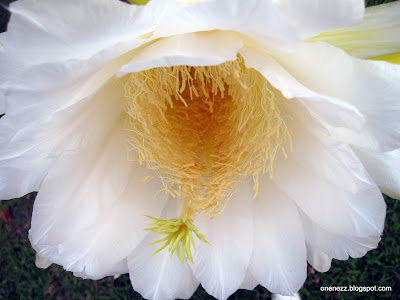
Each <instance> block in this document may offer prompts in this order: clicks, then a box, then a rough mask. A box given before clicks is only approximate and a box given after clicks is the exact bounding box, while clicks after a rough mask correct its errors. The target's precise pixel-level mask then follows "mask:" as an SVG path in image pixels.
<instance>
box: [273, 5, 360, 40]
mask: <svg viewBox="0 0 400 300" xmlns="http://www.w3.org/2000/svg"><path fill="white" fill-rule="evenodd" d="M273 2H274V3H275V5H276V6H277V7H279V8H280V9H281V11H282V14H284V15H285V16H286V17H287V19H288V21H289V22H290V23H291V24H292V25H293V26H294V27H295V28H296V30H297V31H298V32H299V35H300V37H301V38H302V39H306V38H308V37H311V36H313V35H316V34H318V33H320V32H323V31H326V30H329V29H335V28H341V27H346V26H350V25H353V24H358V23H360V22H361V20H362V19H363V15H364V6H365V4H364V1H363V0H336V1H324V0H300V1H291V0H273Z"/></svg>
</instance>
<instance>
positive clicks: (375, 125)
mask: <svg viewBox="0 0 400 300" xmlns="http://www.w3.org/2000/svg"><path fill="white" fill-rule="evenodd" d="M276 59H277V61H278V62H279V63H280V64H282V65H283V66H284V67H285V69H286V70H287V71H288V72H289V73H290V74H291V75H292V76H293V77H295V78H296V79H297V80H298V81H299V82H300V83H301V84H303V85H304V86H306V87H307V88H308V89H310V90H312V91H314V92H316V93H319V94H322V95H325V96H328V97H332V98H336V99H340V100H342V101H346V102H348V103H349V104H350V105H354V106H356V107H357V108H358V109H359V111H360V112H361V113H362V114H363V115H364V116H365V120H366V123H365V125H364V127H363V129H362V130H361V131H357V130H353V129H352V128H349V127H346V128H331V133H332V134H334V135H335V136H336V138H337V139H339V140H341V141H343V142H345V143H349V144H355V145H359V146H362V147H365V148H368V149H373V150H380V151H390V150H394V149H397V148H399V147H400V118H399V115H400V101H399V98H400V85H399V84H397V83H398V82H400V66H398V65H394V64H390V63H386V62H378V61H365V60H360V59H357V58H354V57H352V56H350V55H348V54H347V53H346V52H344V51H343V50H340V49H337V48H335V47H333V46H331V45H329V44H326V43H322V42H317V43H304V44H303V45H302V46H301V47H300V48H299V50H298V51H296V52H295V53H291V54H287V55H281V56H279V57H276ZM321 66H322V67H321Z"/></svg>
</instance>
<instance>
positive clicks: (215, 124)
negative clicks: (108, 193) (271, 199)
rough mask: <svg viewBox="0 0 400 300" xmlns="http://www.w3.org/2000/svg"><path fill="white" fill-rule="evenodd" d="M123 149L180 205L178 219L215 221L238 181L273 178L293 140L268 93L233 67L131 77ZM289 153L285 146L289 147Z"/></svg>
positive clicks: (237, 64) (239, 65)
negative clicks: (126, 145) (199, 217)
mask: <svg viewBox="0 0 400 300" xmlns="http://www.w3.org/2000/svg"><path fill="white" fill-rule="evenodd" d="M126 96H127V102H126V111H127V113H128V115H129V117H130V118H129V121H130V122H129V140H128V141H129V144H130V146H131V147H133V148H134V149H135V150H136V153H138V159H139V161H140V163H146V164H147V166H148V167H149V168H151V169H153V170H155V171H156V173H157V174H158V175H159V177H160V178H161V180H162V182H163V185H164V188H165V191H166V192H167V193H169V194H170V195H172V196H173V197H176V196H180V197H182V198H183V199H184V201H185V203H184V205H183V209H182V213H181V216H180V217H181V218H184V217H186V218H187V219H188V220H189V221H191V222H192V221H193V220H194V218H195V215H196V214H198V213H200V214H203V213H207V214H210V215H211V217H215V216H217V215H218V214H219V213H220V212H221V211H222V210H223V208H224V207H225V205H226V204H227V203H228V202H229V200H230V199H231V197H232V195H233V194H234V192H235V190H236V188H237V186H238V184H239V182H240V180H242V179H243V178H252V179H253V182H254V186H253V189H254V197H256V195H257V191H258V178H259V175H261V174H264V173H269V174H270V176H271V177H272V176H273V170H274V169H273V162H274V157H275V155H276V153H277V152H278V151H282V152H283V154H284V155H285V156H286V151H285V144H286V142H287V140H289V141H290V140H291V133H290V131H289V130H288V128H287V126H286V124H285V122H284V117H282V116H281V113H280V111H279V105H278V103H277V100H276V99H275V96H274V90H273V88H272V87H271V86H270V84H269V83H268V81H267V80H265V78H264V77H263V76H262V75H261V74H260V73H259V72H257V71H255V70H254V69H247V68H246V67H245V64H244V61H243V58H242V57H241V56H240V55H238V58H237V59H236V60H235V61H229V62H225V63H223V64H220V65H217V66H204V67H203V66H201V67H191V66H175V67H167V68H163V67H160V68H154V69H150V70H146V71H142V72H137V73H132V74H131V75H130V78H129V80H128V82H127V84H126ZM290 145H291V143H290Z"/></svg>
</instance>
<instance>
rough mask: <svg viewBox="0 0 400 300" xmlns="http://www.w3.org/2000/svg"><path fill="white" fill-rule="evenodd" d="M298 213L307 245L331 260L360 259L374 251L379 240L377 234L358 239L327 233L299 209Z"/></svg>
mask: <svg viewBox="0 0 400 300" xmlns="http://www.w3.org/2000/svg"><path fill="white" fill-rule="evenodd" d="M298 211H299V214H300V217H301V222H302V226H303V230H304V234H305V238H306V241H307V244H308V245H309V246H311V247H313V248H314V249H317V250H319V251H321V252H323V253H325V254H326V255H328V256H330V257H332V258H336V259H340V260H347V259H349V256H351V257H353V258H359V257H362V256H364V255H365V254H366V253H367V252H368V251H370V250H372V249H375V248H376V247H377V246H378V243H379V241H380V240H381V238H380V236H379V234H377V235H373V236H372V235H371V236H369V237H359V236H352V235H350V234H345V233H344V234H335V233H332V232H329V231H327V230H325V229H324V228H323V226H322V225H320V224H317V223H316V222H314V221H313V220H312V219H311V218H310V217H308V216H307V215H306V214H305V213H304V212H303V211H302V210H301V209H299V210H298ZM325 259H326V257H325ZM311 262H313V263H314V262H315V261H313V260H311ZM317 267H318V265H317ZM321 267H322V266H321Z"/></svg>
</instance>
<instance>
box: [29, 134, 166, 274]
mask: <svg viewBox="0 0 400 300" xmlns="http://www.w3.org/2000/svg"><path fill="white" fill-rule="evenodd" d="M106 141H107V142H110V145H107V146H105V147H104V149H103V150H102V151H101V153H96V151H95V150H94V149H91V151H87V153H79V154H78V155H73V156H72V157H65V158H63V159H62V160H61V159H60V160H59V161H58V162H57V165H56V166H54V167H53V168H52V169H51V170H50V172H49V175H48V176H47V177H46V179H45V181H44V183H43V186H42V188H41V190H40V192H39V194H38V197H37V199H36V202H35V205H34V211H33V218H32V228H31V230H30V234H29V237H30V240H31V243H32V246H33V248H34V249H35V250H36V251H37V252H38V253H39V255H41V256H43V257H46V258H47V259H49V260H51V261H52V262H54V263H57V264H59V265H62V266H63V267H64V268H65V269H66V270H68V271H73V272H78V273H82V272H84V273H85V274H87V275H88V276H91V277H93V276H94V277H104V276H106V275H115V274H121V273H126V272H127V271H128V270H127V267H126V264H125V265H124V264H121V262H123V260H124V259H125V258H126V257H127V255H128V254H129V253H130V252H131V251H132V250H133V249H134V248H135V247H136V246H137V245H138V244H139V242H140V241H141V240H142V239H143V237H144V235H145V232H144V231H143V228H145V226H146V224H147V223H146V222H147V220H146V219H145V218H144V217H143V216H142V214H151V215H156V216H158V215H159V214H160V212H161V209H160V207H162V206H163V203H165V202H164V201H165V200H163V199H162V198H161V199H153V196H154V193H155V191H156V190H157V189H161V188H162V185H161V184H159V183H155V182H151V181H146V183H143V182H142V179H143V178H144V177H146V176H148V175H149V174H148V172H147V170H146V168H144V167H141V168H137V167H136V168H135V167H133V168H132V167H131V166H130V164H128V163H127V162H126V155H125V154H124V153H121V152H123V151H120V150H119V149H120V148H121V146H123V145H121V144H120V143H116V141H115V139H107V140H106ZM111 144H113V145H111ZM98 146H100V145H98ZM122 150H125V149H124V148H123V147H122ZM78 170H79V171H78ZM127 171H128V173H127ZM129 173H130V174H129ZM127 178H129V180H127ZM64 180H68V183H69V184H68V185H63V182H64Z"/></svg>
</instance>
